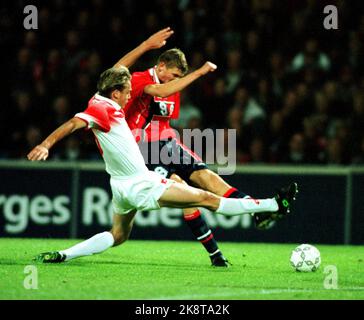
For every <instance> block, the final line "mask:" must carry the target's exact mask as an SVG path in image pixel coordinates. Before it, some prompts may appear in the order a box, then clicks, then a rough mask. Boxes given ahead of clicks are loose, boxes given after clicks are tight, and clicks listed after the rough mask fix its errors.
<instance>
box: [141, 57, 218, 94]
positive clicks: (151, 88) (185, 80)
mask: <svg viewBox="0 0 364 320" xmlns="http://www.w3.org/2000/svg"><path fill="white" fill-rule="evenodd" d="M216 68H217V66H216V65H215V64H213V63H212V62H209V61H207V62H206V63H205V64H204V65H203V66H202V67H201V68H199V69H197V70H195V71H193V72H191V73H190V74H188V75H187V76H184V77H182V78H179V79H175V80H172V81H170V82H167V83H163V84H150V85H148V86H145V88H144V92H145V93H146V94H149V95H151V96H154V97H161V98H165V97H168V96H170V95H172V94H174V93H176V92H179V91H181V90H183V89H184V88H186V87H187V86H188V85H190V84H191V83H192V82H194V81H195V80H197V79H198V78H200V77H202V76H204V75H205V74H207V73H209V72H213V71H215V70H216Z"/></svg>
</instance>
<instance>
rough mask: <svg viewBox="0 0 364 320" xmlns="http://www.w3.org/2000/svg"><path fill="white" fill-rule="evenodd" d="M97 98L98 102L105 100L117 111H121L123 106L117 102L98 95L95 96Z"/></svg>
mask: <svg viewBox="0 0 364 320" xmlns="http://www.w3.org/2000/svg"><path fill="white" fill-rule="evenodd" d="M95 97H96V99H98V100H103V101H107V102H108V103H110V104H111V105H112V106H113V107H114V108H115V109H116V110H120V109H121V106H119V105H118V104H117V103H116V102H115V101H113V100H111V99H109V98H106V97H103V96H101V95H99V94H98V93H96V94H95Z"/></svg>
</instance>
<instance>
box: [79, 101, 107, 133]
mask: <svg viewBox="0 0 364 320" xmlns="http://www.w3.org/2000/svg"><path fill="white" fill-rule="evenodd" d="M75 117H76V118H79V119H81V120H83V121H85V122H86V123H87V129H98V130H101V131H103V132H108V131H110V119H109V115H108V112H107V109H106V107H104V106H103V105H102V104H100V103H99V104H89V105H88V107H87V109H86V110H85V111H83V112H79V113H77V114H76V115H75Z"/></svg>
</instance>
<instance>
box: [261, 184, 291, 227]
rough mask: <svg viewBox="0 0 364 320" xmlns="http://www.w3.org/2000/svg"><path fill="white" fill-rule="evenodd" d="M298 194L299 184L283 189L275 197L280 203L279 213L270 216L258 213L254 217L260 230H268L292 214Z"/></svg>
mask: <svg viewBox="0 0 364 320" xmlns="http://www.w3.org/2000/svg"><path fill="white" fill-rule="evenodd" d="M297 193H298V184H297V183H296V182H293V183H291V184H289V185H288V186H287V187H283V188H281V189H280V190H279V191H278V192H277V194H276V195H275V199H276V201H277V203H278V206H279V210H278V212H277V213H272V214H270V215H266V214H262V213H256V214H255V215H254V222H255V225H256V227H257V228H258V229H261V230H265V229H268V228H269V227H270V226H271V225H272V224H273V223H274V222H275V221H277V220H280V219H282V218H283V217H284V216H286V215H287V214H289V213H290V211H291V206H292V203H293V201H295V200H296V197H297Z"/></svg>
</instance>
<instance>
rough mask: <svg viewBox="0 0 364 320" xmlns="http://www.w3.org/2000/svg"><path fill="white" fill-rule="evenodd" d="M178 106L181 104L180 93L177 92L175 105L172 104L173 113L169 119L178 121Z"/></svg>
mask: <svg viewBox="0 0 364 320" xmlns="http://www.w3.org/2000/svg"><path fill="white" fill-rule="evenodd" d="M180 104H181V99H180V93H179V92H177V93H175V103H174V109H173V112H172V114H171V119H178V117H179V107H180Z"/></svg>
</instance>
